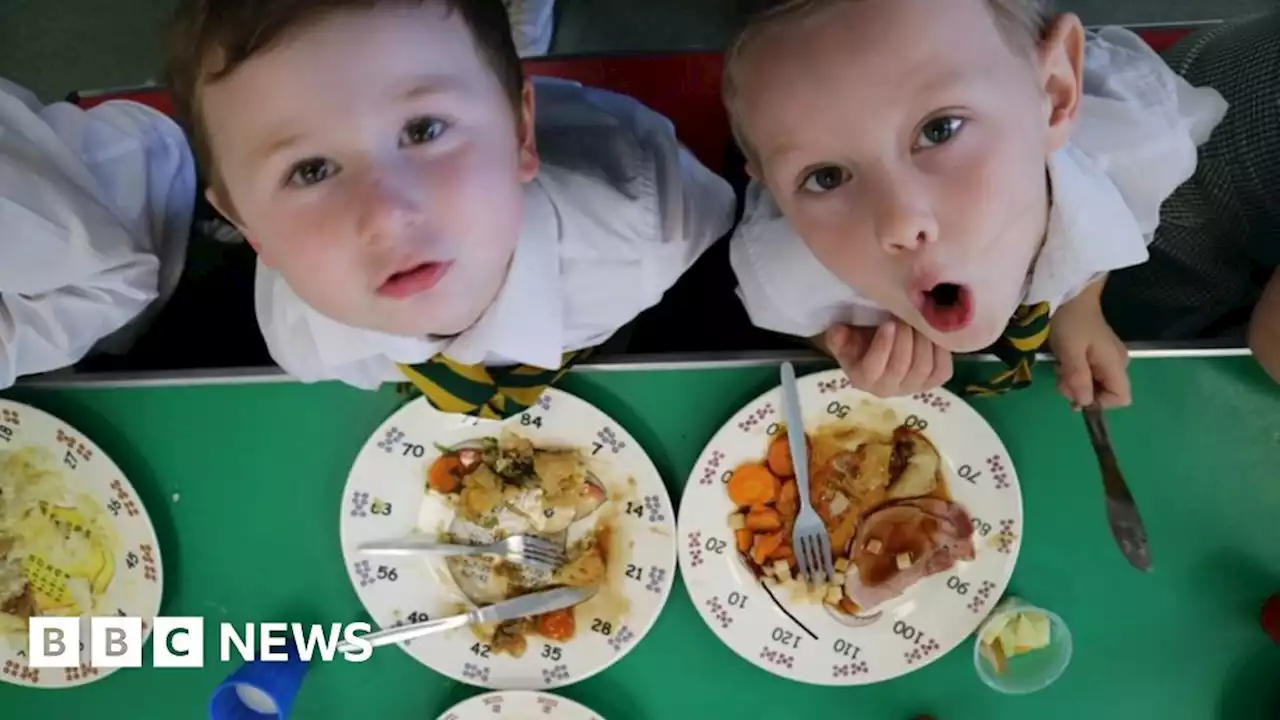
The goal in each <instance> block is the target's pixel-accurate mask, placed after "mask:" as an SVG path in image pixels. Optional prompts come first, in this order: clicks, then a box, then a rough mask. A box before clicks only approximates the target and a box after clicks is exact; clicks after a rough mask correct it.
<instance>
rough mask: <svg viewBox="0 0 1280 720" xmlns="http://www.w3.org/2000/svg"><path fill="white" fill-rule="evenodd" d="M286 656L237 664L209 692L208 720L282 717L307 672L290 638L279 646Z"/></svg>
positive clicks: (290, 704) (248, 719)
mask: <svg viewBox="0 0 1280 720" xmlns="http://www.w3.org/2000/svg"><path fill="white" fill-rule="evenodd" d="M283 651H284V652H286V653H288V655H289V659H288V660H287V661H281V662H265V661H263V660H260V659H259V660H254V661H252V662H247V663H245V664H244V665H241V666H240V668H239V669H238V670H236V671H235V672H234V673H231V675H230V676H228V677H227V679H226V680H223V681H222V684H221V685H219V686H218V687H217V689H215V690H214V691H213V698H212V699H210V700H209V720H286V718H288V717H289V711H290V710H292V709H293V701H294V700H295V699H297V697H298V690H299V688H301V687H302V678H304V677H305V676H306V674H307V662H306V661H305V660H303V659H302V658H301V657H300V656H299V655H298V648H297V646H295V645H294V644H293V642H292V641H290V642H289V643H288V645H286V646H285V647H284V648H283Z"/></svg>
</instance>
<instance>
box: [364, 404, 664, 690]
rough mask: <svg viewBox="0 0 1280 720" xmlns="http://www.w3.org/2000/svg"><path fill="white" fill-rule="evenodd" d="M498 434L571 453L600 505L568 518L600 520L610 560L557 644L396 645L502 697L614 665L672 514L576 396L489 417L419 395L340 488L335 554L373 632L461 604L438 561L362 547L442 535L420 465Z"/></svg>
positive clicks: (466, 633)
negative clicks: (502, 649)
mask: <svg viewBox="0 0 1280 720" xmlns="http://www.w3.org/2000/svg"><path fill="white" fill-rule="evenodd" d="M504 430H510V431H514V432H515V433H517V434H519V435H521V436H523V437H526V438H528V439H530V440H531V441H533V443H534V445H535V446H539V447H574V448H580V449H581V450H582V451H583V453H584V454H585V456H586V457H587V458H588V462H589V465H590V469H591V471H592V472H593V473H594V474H595V475H596V476H597V477H598V478H599V479H600V481H601V482H602V483H603V484H604V486H605V489H606V490H607V492H608V496H609V499H608V500H607V501H606V502H605V503H604V505H602V506H601V507H600V508H599V510H597V511H596V512H595V513H594V514H593V515H592V516H590V517H589V518H586V519H584V520H580V521H578V522H575V523H574V524H573V526H571V527H570V529H569V538H570V539H571V540H572V539H574V538H575V535H576V536H579V537H580V536H581V534H582V533H585V532H586V531H587V530H590V529H591V527H592V526H593V525H594V523H595V522H596V520H597V519H598V518H601V517H612V518H614V520H613V527H614V529H615V536H614V542H613V543H612V544H613V546H614V548H615V554H614V555H613V556H611V557H610V558H609V563H608V580H607V582H606V583H605V586H604V589H603V590H602V591H601V592H600V593H598V594H597V595H596V596H595V597H593V598H592V599H590V600H588V601H587V602H585V603H583V604H582V605H579V606H578V607H577V608H575V609H574V614H575V618H576V620H577V623H576V627H577V629H576V633H575V635H574V636H573V638H572V639H571V640H570V641H568V642H566V643H556V642H550V641H546V640H544V639H543V638H540V637H534V638H530V639H529V647H528V649H527V651H526V652H525V653H524V655H523V656H521V657H519V658H515V657H512V656H511V655H509V654H505V653H498V652H496V651H494V650H493V649H492V648H491V647H490V646H488V645H486V644H485V643H483V642H481V641H480V640H479V638H478V637H477V636H476V634H475V633H473V632H472V631H471V630H470V629H468V628H463V629H460V630H455V631H452V632H448V633H444V634H439V635H432V636H428V637H424V638H421V639H416V640H411V641H409V642H408V643H406V644H404V645H402V647H403V648H404V650H405V652H407V653H409V655H410V656H412V657H413V658H414V659H415V660H418V661H419V662H421V663H422V664H424V665H426V666H427V667H429V668H431V669H433V670H435V671H436V672H439V673H441V674H443V675H446V676H448V677H450V678H453V679H454V680H457V681H459V682H464V683H469V684H471V685H476V686H479V687H485V688H492V689H503V690H534V689H549V688H555V687H559V686H562V685H568V684H570V683H574V682H578V681H579V680H582V679H584V678H587V677H590V676H592V675H594V674H596V673H598V672H600V671H601V670H604V669H605V668H607V667H609V666H610V665H612V664H613V663H615V662H617V661H618V660H619V659H620V658H621V657H622V656H623V655H625V654H626V653H627V652H629V651H630V650H631V648H632V647H634V646H635V645H636V644H637V643H638V642H639V641H640V640H641V639H642V638H643V637H644V636H645V634H646V633H647V632H648V631H649V628H650V627H652V626H653V623H654V621H655V620H656V619H657V617H658V613H659V612H661V610H662V607H663V605H664V604H665V602H666V600H667V597H668V595H669V594H670V592H671V583H672V581H673V580H674V576H675V567H676V548H675V518H674V513H673V512H672V505H671V500H670V497H669V496H668V494H667V490H666V487H665V486H664V485H663V483H662V478H661V477H660V476H659V475H658V470H657V468H656V467H654V465H653V462H652V461H651V460H650V459H649V457H648V455H646V454H645V452H644V450H642V449H641V448H640V445H639V443H637V442H636V441H635V439H634V438H632V437H631V435H629V434H628V433H627V432H626V431H625V430H624V429H622V427H621V426H620V425H618V423H616V422H614V421H613V420H612V419H611V418H609V417H608V416H607V415H605V414H604V413H603V412H601V411H600V410H598V409H596V408H595V407H593V406H592V405H589V404H588V403H586V402H585V401H583V400H580V399H578V398H577V397H574V396H572V395H569V394H567V393H565V392H563V391H560V390H556V389H549V390H548V391H547V392H546V393H545V394H543V396H542V397H541V398H540V399H539V401H538V402H537V404H535V405H534V406H533V407H531V408H530V409H529V410H528V411H527V412H525V413H522V414H520V415H518V416H514V417H512V418H509V419H508V420H506V421H503V422H498V421H492V420H480V419H477V418H471V417H466V416H460V415H451V414H446V413H441V412H439V411H437V410H435V409H434V408H432V407H431V405H430V404H428V402H427V401H426V400H425V399H423V398H418V399H416V400H414V401H412V402H409V403H408V404H406V405H405V406H404V407H402V408H400V409H399V410H398V411H396V412H395V413H394V414H393V415H392V416H391V417H390V418H388V419H387V420H386V422H384V423H383V424H382V426H381V427H379V428H378V430H377V431H376V432H375V433H374V434H373V436H372V437H370V438H369V441H368V442H367V443H365V446H364V448H363V449H361V451H360V453H359V455H358V456H357V457H356V461H355V464H354V466H353V467H352V469H351V474H350V476H349V477H348V479H347V486H346V490H345V491H344V493H343V498H342V509H341V519H340V524H341V535H342V552H343V557H344V558H345V561H346V566H347V572H348V575H349V576H350V578H351V582H352V584H353V585H354V586H355V589H356V593H357V594H358V595H359V596H360V601H361V602H362V603H363V604H364V606H365V609H366V610H367V611H368V612H369V614H370V616H371V617H372V618H373V620H374V622H375V623H376V624H377V625H378V626H379V627H382V628H388V627H393V626H398V625H403V624H406V623H413V622H419V621H422V620H425V619H427V618H438V617H443V616H446V615H453V614H456V613H457V612H459V610H460V609H462V607H463V606H471V603H470V601H469V599H468V598H467V597H466V596H465V595H464V594H463V593H462V591H461V588H460V587H459V586H458V584H457V582H456V581H455V580H454V578H453V576H452V574H451V573H450V571H449V569H448V566H447V565H446V564H445V562H444V561H443V560H441V559H440V558H438V557H434V556H429V555H419V556H412V557H371V556H365V555H363V554H361V553H360V552H358V551H357V550H356V548H357V547H358V546H359V545H360V544H362V543H365V542H370V541H378V540H391V539H396V538H400V537H404V536H406V535H410V534H414V533H427V534H431V535H436V534H438V533H440V532H441V531H444V530H446V529H447V528H449V526H450V523H451V522H452V520H453V518H454V512H453V510H452V509H451V508H450V507H449V506H448V504H447V503H445V502H444V501H443V500H441V499H440V497H439V496H438V495H435V494H432V495H428V494H427V493H426V490H425V487H426V477H427V468H428V467H429V466H430V465H431V463H432V462H433V461H434V460H435V459H436V458H437V457H439V456H440V454H441V450H440V448H442V447H443V448H448V447H453V446H456V445H458V444H459V443H462V442H465V441H471V440H476V439H479V438H483V437H486V436H497V435H499V434H500V433H501V432H502V431H504Z"/></svg>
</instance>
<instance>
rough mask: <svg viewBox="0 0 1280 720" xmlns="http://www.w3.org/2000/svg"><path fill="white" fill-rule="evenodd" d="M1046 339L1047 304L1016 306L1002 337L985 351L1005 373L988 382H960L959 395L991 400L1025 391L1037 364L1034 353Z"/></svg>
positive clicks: (986, 379) (1047, 336) (991, 378)
mask: <svg viewBox="0 0 1280 720" xmlns="http://www.w3.org/2000/svg"><path fill="white" fill-rule="evenodd" d="M1048 339H1049V303H1047V302H1042V303H1036V304H1035V305H1021V306H1019V307H1018V310H1017V312H1015V313H1014V314H1013V319H1012V320H1010V321H1009V326H1008V327H1007V328H1005V331H1004V335H1001V336H1000V339H999V340H997V341H996V343H995V344H994V345H992V346H991V347H990V348H988V350H987V351H988V352H990V353H992V354H994V355H995V356H996V357H998V358H1000V360H1001V362H1003V363H1004V364H1005V366H1006V367H1005V369H1004V370H1001V371H1000V372H998V373H996V374H995V375H992V376H991V377H988V378H982V379H977V380H967V381H966V380H963V379H961V382H960V383H958V385H959V387H960V394H961V395H969V396H972V397H992V396H995V395H1003V394H1004V393H1007V392H1009V391H1010V390H1020V389H1022V388H1025V387H1027V386H1028V385H1030V384H1031V366H1033V365H1035V363H1036V353H1038V352H1039V351H1040V348H1042V347H1044V344H1045V342H1046V341H1048ZM979 367H981V366H979Z"/></svg>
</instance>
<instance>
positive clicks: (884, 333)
mask: <svg viewBox="0 0 1280 720" xmlns="http://www.w3.org/2000/svg"><path fill="white" fill-rule="evenodd" d="M896 335H897V324H896V323H894V322H893V321H889V322H887V323H885V324H883V325H881V326H880V327H879V329H877V330H876V334H875V337H873V338H871V344H870V345H869V346H868V347H867V352H866V354H864V355H863V356H862V359H861V360H860V361H858V369H859V370H860V371H861V372H862V375H863V376H864V377H865V378H866V379H867V380H868V381H870V382H877V381H879V379H880V378H881V377H884V370H885V367H886V366H888V364H889V357H890V356H891V355H892V354H893V345H894V338H895V336H896Z"/></svg>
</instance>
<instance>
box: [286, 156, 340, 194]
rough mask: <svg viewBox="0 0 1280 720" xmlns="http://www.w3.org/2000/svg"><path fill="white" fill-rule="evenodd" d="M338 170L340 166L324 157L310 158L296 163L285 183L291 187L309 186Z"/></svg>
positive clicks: (322, 180) (329, 176) (325, 178)
mask: <svg viewBox="0 0 1280 720" xmlns="http://www.w3.org/2000/svg"><path fill="white" fill-rule="evenodd" d="M337 172H338V166H337V165H336V164H335V163H333V162H332V161H329V160H325V159H324V158H310V159H308V160H303V161H302V162H300V163H297V164H295V165H294V166H293V167H292V168H290V170H289V176H288V177H287V178H286V179H285V185H289V186H290V187H309V186H311V185H315V184H317V183H321V182H324V181H325V180H328V179H329V178H331V177H333V176H334V175H335V174H336V173H337Z"/></svg>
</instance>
